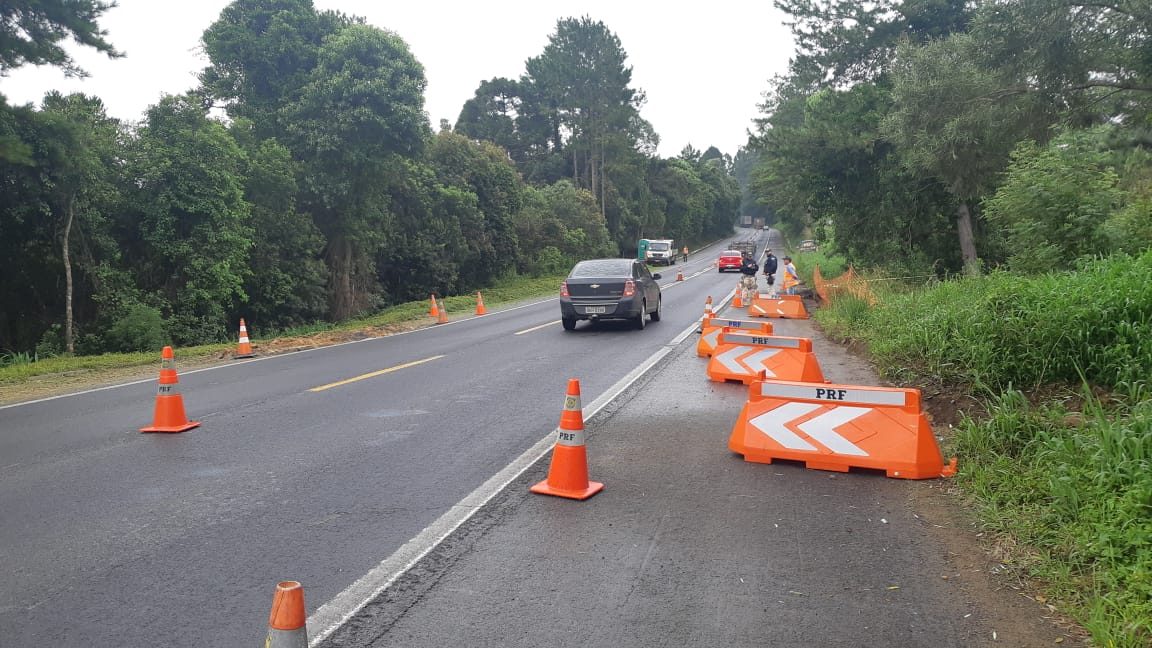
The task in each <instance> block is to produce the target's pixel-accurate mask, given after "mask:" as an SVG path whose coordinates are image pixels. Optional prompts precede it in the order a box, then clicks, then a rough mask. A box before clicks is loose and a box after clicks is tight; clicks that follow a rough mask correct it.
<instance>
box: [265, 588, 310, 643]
mask: <svg viewBox="0 0 1152 648" xmlns="http://www.w3.org/2000/svg"><path fill="white" fill-rule="evenodd" d="M264 647H265V648H308V624H307V616H306V615H305V614H304V588H303V587H301V586H300V583H297V582H296V581H284V582H283V583H280V584H279V585H277V586H276V596H274V597H273V598H272V614H271V615H269V617H268V638H267V639H266V640H265V641H264Z"/></svg>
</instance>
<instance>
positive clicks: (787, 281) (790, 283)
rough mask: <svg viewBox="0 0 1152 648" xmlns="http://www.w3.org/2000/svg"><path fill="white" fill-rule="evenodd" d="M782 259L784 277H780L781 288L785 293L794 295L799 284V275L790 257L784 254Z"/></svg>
mask: <svg viewBox="0 0 1152 648" xmlns="http://www.w3.org/2000/svg"><path fill="white" fill-rule="evenodd" d="M783 261H784V277H783V278H782V282H783V283H782V284H781V288H783V289H784V294H785V295H795V294H796V286H799V285H800V275H798V274H796V266H794V265H792V257H790V256H785V257H784V258H783Z"/></svg>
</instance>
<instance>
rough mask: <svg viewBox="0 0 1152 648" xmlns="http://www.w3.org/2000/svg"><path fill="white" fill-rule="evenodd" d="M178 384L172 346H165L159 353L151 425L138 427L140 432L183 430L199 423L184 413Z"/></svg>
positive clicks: (178, 379)
mask: <svg viewBox="0 0 1152 648" xmlns="http://www.w3.org/2000/svg"><path fill="white" fill-rule="evenodd" d="M179 385H180V378H178V377H177V376H176V356H175V355H174V354H173V353H172V347H170V346H166V347H164V350H163V351H162V352H161V353H160V384H159V386H158V388H157V389H156V408H155V410H153V414H152V425H149V426H148V427H142V428H140V431H141V432H183V431H184V430H191V429H192V428H194V427H197V426H199V425H200V421H189V420H188V416H187V415H186V414H184V397H183V396H181V395H180V386H179Z"/></svg>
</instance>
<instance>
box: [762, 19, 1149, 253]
mask: <svg viewBox="0 0 1152 648" xmlns="http://www.w3.org/2000/svg"><path fill="white" fill-rule="evenodd" d="M776 4H777V6H778V7H779V8H780V9H782V10H784V11H785V12H786V13H788V14H789V16H790V17H791V18H790V21H789V24H790V25H791V26H792V29H793V33H794V34H795V36H796V43H797V53H796V56H795V58H794V59H793V61H792V65H791V67H790V69H789V72H788V73H787V74H785V75H782V76H780V77H779V78H777V79H774V80H773V83H772V86H771V87H770V88H769V90H768V92H766V93H765V102H764V103H763V105H762V106H761V110H762V113H763V116H762V117H761V119H760V120H759V121H758V130H757V133H756V134H755V137H754V138H753V140H752V142H751V143H750V146H751V148H752V151H751V152H752V153H753V154H755V156H756V159H757V164H756V165H755V167H754V168H753V169H752V170H751V171H750V172H749V174H748V175H749V182H748V186H750V187H751V189H752V191H751V193H752V195H753V197H754V198H755V200H757V201H758V202H760V203H761V204H765V205H767V206H770V207H771V208H773V209H775V210H776V215H777V217H778V219H780V220H781V221H782V222H783V223H784V224H785V225H786V226H788V227H789V228H791V229H796V230H804V231H806V232H811V233H813V234H815V235H819V236H820V237H821V238H824V239H825V242H826V243H831V244H834V245H835V246H836V247H838V248H839V249H840V250H841V251H843V252H844V253H846V254H847V255H848V256H849V258H850V259H851V260H853V261H855V262H858V263H865V264H877V265H886V266H889V267H900V268H903V269H905V270H917V269H918V270H920V271H924V270H927V269H929V268H932V269H934V270H935V271H958V270H960V269H962V268H967V269H968V270H975V269H977V268H979V267H981V266H988V265H998V264H1002V263H1009V264H1010V265H1013V266H1015V267H1019V268H1021V269H1027V270H1030V271H1044V270H1049V269H1053V268H1058V267H1070V266H1071V264H1072V263H1073V262H1074V261H1075V260H1076V259H1077V258H1080V257H1085V256H1091V255H1093V254H1104V253H1108V252H1111V251H1116V250H1127V251H1136V249H1138V247H1137V246H1139V245H1141V244H1144V245H1146V241H1147V227H1145V226H1142V225H1143V224H1142V222H1141V217H1142V216H1145V215H1147V213H1148V210H1147V204H1148V183H1147V181H1146V178H1147V177H1148V175H1149V171H1148V158H1147V156H1146V155H1145V154H1144V153H1143V151H1144V150H1146V149H1147V147H1148V145H1149V144H1152V138H1150V137H1149V136H1148V124H1149V117H1150V115H1152V80H1150V73H1152V64H1150V61H1152V56H1150V55H1149V52H1152V30H1149V28H1148V25H1149V24H1152V22H1150V18H1152V13H1150V10H1149V8H1148V5H1147V3H1133V2H1118V3H1090V2H1079V1H1077V0H1072V1H1066V0H1028V1H1024V0H1011V1H1008V2H991V1H987V2H985V1H981V2H975V3H973V2H962V1H960V0H884V1H882V2H875V3H864V4H860V3H854V2H845V1H842V0H777V3H776ZM1097 126H1099V128H1100V130H1094V131H1093V133H1094V134H1093V135H1092V136H1091V137H1089V138H1088V139H1089V140H1091V141H1092V142H1094V146H1095V148H1094V149H1091V150H1090V147H1089V148H1086V147H1085V146H1083V145H1082V142H1083V141H1084V140H1083V139H1082V138H1081V137H1080V136H1079V135H1077V133H1078V132H1081V131H1083V130H1084V129H1092V128H1096V127H1097ZM1061 133H1063V135H1060V134H1061ZM1058 135H1059V137H1056V139H1055V140H1053V137H1054V136H1058ZM1073 143H1077V144H1076V145H1073ZM1053 147H1057V148H1053ZM1014 150H1015V151H1016V152H1015V154H1012V151H1014ZM1010 154H1011V155H1010ZM1066 183H1082V184H1072V185H1069V184H1066ZM1039 187H1049V188H1050V189H1051V191H1050V192H1046V191H1041V190H1039V189H1038V188H1039ZM1061 187H1066V190H1059V189H1060V188H1061ZM1000 192H1005V193H1004V194H1003V195H1001V194H1000ZM1073 224H1075V225H1073ZM1073 239H1076V242H1075V243H1073ZM1141 242H1144V243H1141Z"/></svg>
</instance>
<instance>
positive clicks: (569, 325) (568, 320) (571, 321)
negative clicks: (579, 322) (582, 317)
mask: <svg viewBox="0 0 1152 648" xmlns="http://www.w3.org/2000/svg"><path fill="white" fill-rule="evenodd" d="M560 323H561V324H563V325H564V330H565V331H573V330H575V329H576V318H575V317H561V318H560Z"/></svg>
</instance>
